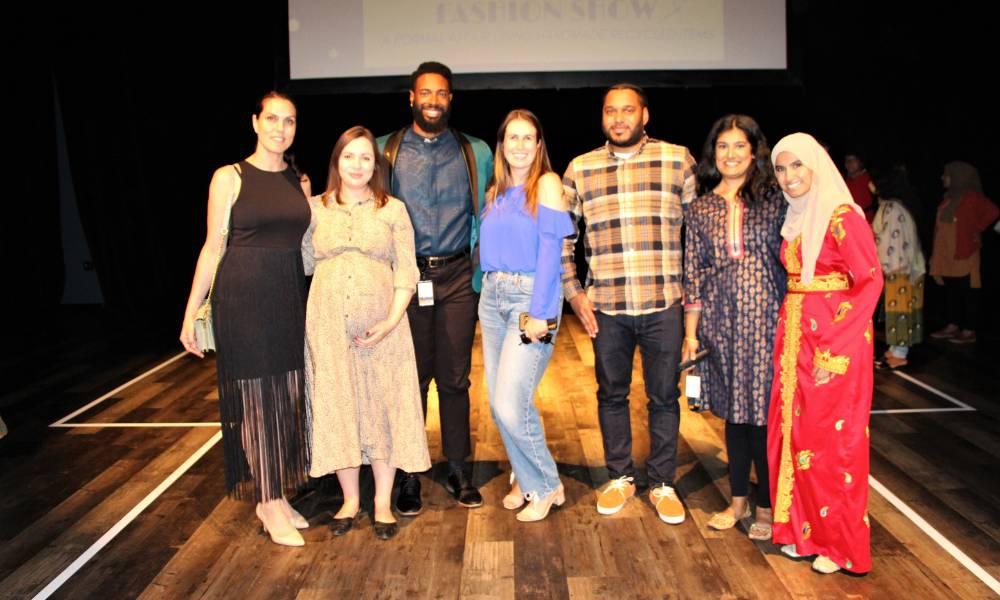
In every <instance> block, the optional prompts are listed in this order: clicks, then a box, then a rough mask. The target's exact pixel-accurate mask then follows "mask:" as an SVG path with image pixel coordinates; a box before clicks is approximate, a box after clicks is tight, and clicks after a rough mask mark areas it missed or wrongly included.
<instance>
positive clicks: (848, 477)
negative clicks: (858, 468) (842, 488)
mask: <svg viewBox="0 0 1000 600" xmlns="http://www.w3.org/2000/svg"><path fill="white" fill-rule="evenodd" d="M852 481H854V477H851V474H850V473H846V472H845V473H844V483H846V484H847V485H851V482H852Z"/></svg>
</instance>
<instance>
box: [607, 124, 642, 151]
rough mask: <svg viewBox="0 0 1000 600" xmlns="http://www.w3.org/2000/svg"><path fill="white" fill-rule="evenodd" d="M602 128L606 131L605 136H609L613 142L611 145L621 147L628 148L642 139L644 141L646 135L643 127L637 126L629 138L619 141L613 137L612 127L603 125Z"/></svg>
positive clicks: (608, 138)
mask: <svg viewBox="0 0 1000 600" xmlns="http://www.w3.org/2000/svg"><path fill="white" fill-rule="evenodd" d="M601 129H602V130H603V131H604V137H605V138H607V140H608V141H609V142H611V145H612V146H618V147H619V148H628V147H629V146H635V145H636V144H638V143H639V142H640V141H642V136H644V135H646V132H645V131H644V130H643V128H642V127H636V128H635V130H634V131H633V132H632V135H630V136H629V137H628V138H627V139H624V140H622V141H620V142H619V141H617V140H615V139H614V138H613V137H611V129H609V128H605V127H602V128H601Z"/></svg>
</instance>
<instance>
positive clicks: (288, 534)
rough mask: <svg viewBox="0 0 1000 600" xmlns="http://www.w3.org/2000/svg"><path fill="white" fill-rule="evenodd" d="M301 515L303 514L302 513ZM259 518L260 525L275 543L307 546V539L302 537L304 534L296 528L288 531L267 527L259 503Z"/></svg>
mask: <svg viewBox="0 0 1000 600" xmlns="http://www.w3.org/2000/svg"><path fill="white" fill-rule="evenodd" d="M300 516H301V515H300ZM257 518H258V519H260V526H261V527H262V528H263V530H264V533H266V534H268V535H269V536H271V541H272V542H274V543H275V544H278V545H281V546H305V545H306V541H305V540H304V539H302V534H300V533H299V532H298V530H297V529H295V528H290V529H288V530H286V531H277V532H276V531H271V530H269V529H268V527H267V522H266V521H265V520H264V514H263V508H262V507H261V505H260V504H258V505H257Z"/></svg>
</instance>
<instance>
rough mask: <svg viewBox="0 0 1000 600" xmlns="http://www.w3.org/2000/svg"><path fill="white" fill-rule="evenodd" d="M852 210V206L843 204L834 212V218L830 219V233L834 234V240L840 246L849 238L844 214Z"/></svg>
mask: <svg viewBox="0 0 1000 600" xmlns="http://www.w3.org/2000/svg"><path fill="white" fill-rule="evenodd" d="M852 210H853V209H852V208H851V207H850V206H848V205H846V204H841V205H840V206H838V207H837V208H836V210H834V211H833V216H832V217H831V218H830V233H832V234H833V239H835V240H837V244H838V245H839V244H840V243H841V242H843V241H844V238H845V237H846V236H847V230H845V229H844V213H848V212H851V211H852Z"/></svg>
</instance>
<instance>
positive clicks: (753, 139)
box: [683, 115, 785, 539]
mask: <svg viewBox="0 0 1000 600" xmlns="http://www.w3.org/2000/svg"><path fill="white" fill-rule="evenodd" d="M702 156H703V157H704V158H703V159H702V161H701V164H699V166H698V192H699V197H698V198H697V199H696V200H695V201H694V202H692V203H691V204H689V205H687V206H686V207H685V209H684V211H685V212H684V222H685V225H686V238H685V246H684V275H685V276H684V291H685V334H684V337H685V339H684V349H683V352H684V357H685V358H690V357H691V356H692V355H694V354H695V352H697V351H698V349H699V348H700V347H701V346H704V347H707V348H709V349H710V350H711V354H709V356H708V357H707V358H706V359H705V360H704V361H703V362H702V363H701V365H699V366H700V368H701V372H700V375H701V376H702V388H701V389H702V391H701V397H702V400H703V404H702V405H703V407H705V408H708V409H709V410H711V411H712V412H713V413H714V414H715V415H716V416H718V417H720V418H722V419H725V420H726V448H727V450H728V454H729V479H730V486H731V490H732V502H731V503H730V506H729V507H728V508H726V509H725V510H724V511H722V512H719V513H716V514H715V515H713V516H712V518H711V519H710V520H709V522H708V525H709V527H712V528H713V529H729V528H731V527H733V526H734V525H735V524H736V521H737V520H739V519H742V518H746V517H749V516H750V503H749V481H750V466H751V464H753V465H754V466H755V468H756V472H757V478H758V481H759V485H758V486H757V494H756V498H755V500H756V504H757V515H756V520H755V523H754V524H753V525H752V526H751V528H750V532H749V533H750V537H751V538H753V539H768V538H769V537H770V522H771V501H770V493H769V490H768V485H767V480H768V474H767V428H766V425H767V408H768V400H769V398H770V387H771V376H772V372H771V368H772V367H771V352H772V346H773V343H774V329H775V323H776V321H777V316H778V308H779V307H780V306H781V299H782V297H783V296H784V290H785V270H784V268H783V267H782V266H781V262H780V260H779V254H778V251H779V249H780V248H781V223H782V221H783V220H784V214H785V201H784V198H783V197H782V195H781V191H780V189H778V187H777V183H776V182H775V180H774V175H773V172H772V170H771V168H770V149H769V148H768V145H767V140H766V139H765V137H764V134H763V133H762V132H761V131H760V127H758V125H757V123H756V122H754V120H753V119H751V118H750V117H747V116H745V115H727V116H725V117H723V118H721V119H719V120H718V121H716V123H715V125H714V126H713V127H712V129H711V131H710V133H709V135H708V139H707V140H706V142H705V148H704V152H703V153H702Z"/></svg>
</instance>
